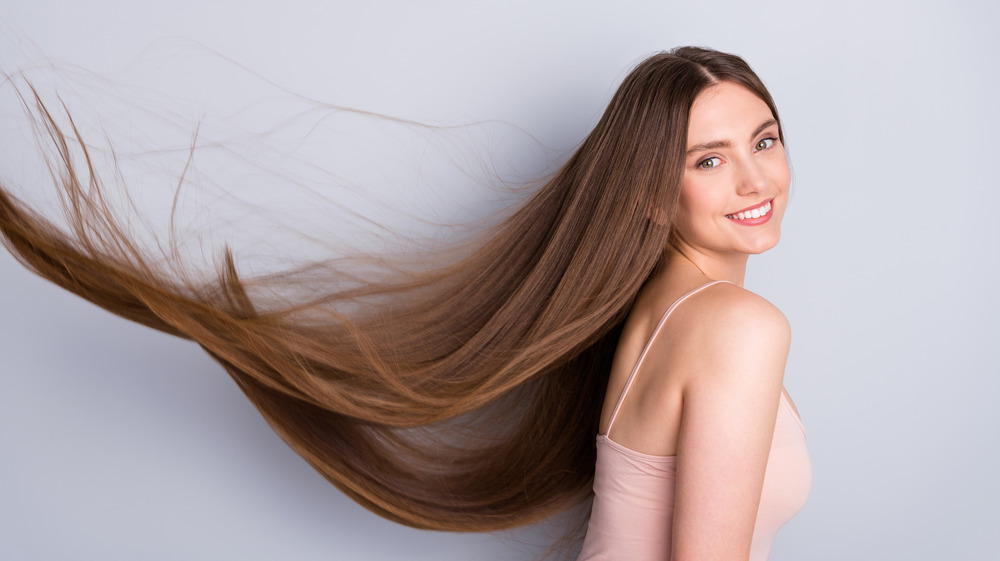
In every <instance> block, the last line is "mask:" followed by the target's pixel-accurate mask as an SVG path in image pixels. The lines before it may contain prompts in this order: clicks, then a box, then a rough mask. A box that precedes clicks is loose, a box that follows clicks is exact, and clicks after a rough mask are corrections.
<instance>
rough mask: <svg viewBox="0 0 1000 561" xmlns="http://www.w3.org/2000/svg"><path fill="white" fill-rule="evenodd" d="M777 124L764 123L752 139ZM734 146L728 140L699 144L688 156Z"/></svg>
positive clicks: (772, 121) (771, 120) (693, 147)
mask: <svg viewBox="0 0 1000 561" xmlns="http://www.w3.org/2000/svg"><path fill="white" fill-rule="evenodd" d="M777 124H778V121H776V120H774V119H768V120H767V121H764V122H763V123H761V125H760V126H759V127H757V128H756V129H755V130H754V131H753V134H751V135H750V138H753V137H755V136H757V135H758V134H760V133H762V132H764V129H766V128H767V127H770V126H772V125H777ZM732 145H733V143H732V142H729V141H728V140H713V141H711V142H705V143H702V144H697V145H695V146H692V147H691V148H689V149H688V151H687V155H688V156H690V155H691V154H693V153H694V152H701V151H702V150H715V149H716V148H730V147H732Z"/></svg>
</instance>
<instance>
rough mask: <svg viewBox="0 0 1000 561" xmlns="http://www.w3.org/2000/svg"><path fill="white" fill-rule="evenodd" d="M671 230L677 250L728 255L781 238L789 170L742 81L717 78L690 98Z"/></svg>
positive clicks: (769, 120) (764, 113) (763, 110)
mask: <svg viewBox="0 0 1000 561" xmlns="http://www.w3.org/2000/svg"><path fill="white" fill-rule="evenodd" d="M687 145H688V153H687V158H686V160H685V163H684V178H683V180H682V182H681V195H680V204H679V206H678V209H677V215H676V217H675V219H674V233H675V235H676V238H677V241H678V245H679V248H680V249H681V252H682V253H688V252H697V253H700V254H702V255H704V256H706V257H710V258H722V259H727V258H732V257H734V256H742V257H743V258H744V259H745V256H746V255H748V254H751V253H761V252H763V251H766V250H768V249H770V248H772V247H774V246H775V244H777V243H778V238H779V237H780V236H781V218H782V216H783V214H784V211H785V206H786V204H787V202H788V185H789V183H790V181H791V174H790V173H789V170H788V161H787V160H786V159H785V148H784V146H782V144H781V141H780V140H779V139H778V124H777V122H775V120H774V115H772V114H771V110H770V109H769V108H768V106H767V104H766V103H764V102H763V101H762V100H761V99H760V98H759V97H757V96H756V95H754V94H753V92H751V91H750V90H748V89H746V88H745V87H743V86H740V85H737V84H734V83H731V82H721V83H719V84H717V85H715V86H712V87H710V88H708V89H706V90H705V91H703V92H702V93H701V94H699V95H698V97H697V98H695V102H694V105H693V106H692V107H691V115H690V117H689V123H688V144H687Z"/></svg>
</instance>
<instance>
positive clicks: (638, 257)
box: [0, 47, 810, 561]
mask: <svg viewBox="0 0 1000 561" xmlns="http://www.w3.org/2000/svg"><path fill="white" fill-rule="evenodd" d="M23 93H24V94H25V95H24V99H25V100H26V106H27V107H28V108H29V111H30V112H31V113H32V115H33V118H34V119H35V120H36V123H37V124H38V131H39V133H40V138H41V140H42V142H43V144H44V145H46V146H49V147H51V148H52V150H53V154H54V157H53V158H52V159H51V160H50V167H51V169H52V172H53V174H52V177H54V178H56V182H57V186H58V187H59V188H60V189H61V190H62V194H63V197H64V199H63V200H64V201H65V202H66V205H65V209H66V212H67V219H68V223H69V228H68V229H67V230H64V229H61V228H59V227H57V226H56V225H55V224H54V223H53V222H51V221H49V220H48V219H47V218H46V217H44V216H42V215H41V214H39V213H38V212H36V211H34V210H33V209H31V208H30V207H29V206H27V205H26V204H24V203H22V202H20V201H19V200H18V199H16V198H15V197H14V196H13V195H12V194H11V193H10V192H8V191H6V190H0V231H2V232H3V235H4V237H5V242H6V244H7V247H8V248H10V250H11V251H12V252H13V253H14V254H15V255H17V256H18V258H19V259H21V261H22V262H23V263H24V264H25V265H26V266H28V267H29V268H31V269H32V270H34V271H35V272H37V273H38V274H40V275H42V276H43V277H45V278H48V279H49V280H52V281H53V282H55V283H57V284H58V285H60V286H62V287H64V288H66V289H67V290H70V291H72V292H74V293H76V294H79V295H81V296H83V297H84V298H87V299H89V300H90V301H92V302H94V303H96V304H98V305H100V306H102V307H104V308H106V309H108V310H110V311H112V312H114V313H117V314H119V315H121V316H123V317H126V318H128V319H131V320H134V321H136V322H139V323H142V324H144V325H147V326H150V327H153V328H155V329H159V330H161V331H164V332H166V333H170V334H173V335H177V336H179V337H183V338H187V339H191V340H194V341H196V342H197V343H198V344H199V345H201V346H202V347H203V348H204V349H205V350H206V351H207V352H208V353H209V354H210V355H211V356H212V357H213V358H214V359H216V360H217V361H218V362H219V363H220V364H222V366H223V367H224V368H225V369H226V371H227V372H228V373H229V374H230V375H231V376H232V377H233V378H234V379H235V380H236V382H237V383H238V384H239V386H240V388H241V389H242V390H243V391H244V392H245V393H246V395H247V396H248V397H249V398H250V400H251V401H252V402H253V403H254V404H255V405H256V406H257V407H258V409H259V410H260V411H261V413H262V414H263V415H264V416H265V418H267V420H268V421H269V422H270V423H271V425H272V426H273V427H274V428H275V430H276V431H277V432H278V433H279V434H280V435H281V436H282V437H283V438H284V439H285V440H286V441H287V442H288V443H289V445H290V446H292V447H293V448H294V449H295V450H296V451H297V452H299V453H300V454H301V455H302V456H303V457H304V458H305V459H306V460H307V461H309V462H310V463H311V464H312V465H313V467H315V468H316V469H317V470H318V471H319V472H320V473H321V474H323V475H324V476H325V477H326V478H328V479H329V480H330V481H331V482H332V483H334V484H335V485H337V486H338V487H339V488H340V489H342V490H343V491H344V492H345V493H347V494H348V495H350V496H351V497H352V498H354V499H355V500H357V501H358V502H359V503H361V504H363V505H364V506H366V507H368V508H370V509H371V510H373V511H374V512H376V513H378V514H380V515H382V516H385V517H387V518H390V519H392V520H396V521H399V522H401V523H405V524H409V525H413V526H417V527H424V528H435V529H449V530H488V529H495V528H505V527H511V526H515V525H519V524H525V523H528V522H532V521H535V520H539V519H541V518H544V517H546V516H548V515H550V514H552V513H554V512H557V511H559V510H562V509H565V508H567V507H568V506H571V505H573V504H575V503H577V502H579V501H580V500H582V499H583V498H585V497H586V496H588V494H589V492H590V490H591V488H593V490H594V492H595V493H596V498H595V500H594V506H593V517H592V519H591V523H590V526H589V529H588V532H587V536H586V539H585V541H584V545H583V551H582V552H581V554H580V556H581V558H582V559H628V560H630V561H635V560H641V559H667V558H671V559H674V560H675V561H677V560H684V559H692V558H713V559H748V558H751V559H754V560H755V561H757V560H761V559H765V558H766V557H767V556H768V553H769V551H770V547H771V542H772V540H773V538H774V533H775V532H776V531H777V528H778V527H780V525H781V524H782V523H783V522H784V521H785V520H787V519H788V518H789V517H790V516H791V515H792V514H794V512H795V511H796V510H797V509H798V508H799V507H800V506H801V504H802V501H803V500H804V498H805V496H806V494H807V492H808V488H809V479H810V471H809V460H808V454H807V451H806V449H805V442H804V435H803V434H802V432H801V427H800V426H799V424H798V418H797V416H796V415H795V414H794V412H793V407H792V406H791V402H790V401H789V399H788V397H787V395H786V394H785V393H784V391H783V390H782V375H783V369H784V362H785V358H786V356H787V352H788V345H789V330H788V324H787V322H786V321H785V320H784V317H783V316H782V315H781V313H780V312H779V311H778V310H777V309H776V308H774V307H773V306H771V305H770V304H769V303H767V302H766V301H764V300H763V299H762V298H760V297H758V296H756V295H754V294H752V293H750V292H748V291H746V290H744V289H743V288H742V283H743V277H744V273H745V266H746V260H747V256H748V255H749V254H752V253H759V252H761V251H764V250H766V249H768V248H770V247H772V246H773V245H774V244H775V243H777V241H778V236H779V233H780V223H781V217H782V214H783V212H784V208H785V204H786V202H787V192H788V182H789V176H788V168H787V163H786V162H785V156H784V150H783V144H782V143H783V136H782V131H781V125H780V120H779V117H778V114H777V111H776V109H775V107H774V104H773V102H772V100H771V97H770V95H769V94H768V93H767V90H766V89H765V88H764V86H763V84H762V83H761V81H760V80H759V78H758V77H757V76H756V75H755V74H754V73H753V71H752V70H751V69H750V67H749V66H748V65H747V64H746V63H745V62H744V61H743V60H742V59H740V58H739V57H736V56H734V55H729V54H725V53H720V52H717V51H711V50H707V49H699V48H691V47H685V48H680V49H677V50H675V51H672V52H670V53H661V54H657V55H654V56H652V57H650V58H648V59H647V60H645V61H644V62H642V63H641V64H640V65H638V66H637V67H636V68H635V69H634V70H633V71H632V72H631V73H630V74H629V75H628V77H626V79H625V80H624V82H623V83H622V85H621V86H620V87H619V89H618V91H617V92H616V94H615V95H614V98H613V99H612V100H611V102H610V104H609V106H608V108H607V110H606V111H605V113H604V115H603V116H602V118H601V120H600V122H599V123H598V124H597V125H596V127H595V128H594V130H593V131H592V132H591V133H590V134H589V135H588V137H587V138H586V140H585V141H584V142H583V143H582V145H581V146H580V148H579V149H578V150H577V152H576V153H575V154H573V155H572V156H571V157H570V158H569V160H568V161H567V162H566V163H565V164H564V165H563V166H562V167H561V168H560V169H559V170H558V171H557V172H556V173H555V174H554V175H553V176H552V178H551V179H550V180H549V181H548V182H547V183H545V184H544V185H541V186H540V187H539V188H538V190H537V191H536V192H535V194H534V195H533V196H531V197H530V198H529V199H528V200H527V201H525V202H524V203H522V204H520V205H519V206H518V207H517V208H515V209H513V210H512V211H511V212H510V213H509V216H508V218H507V219H506V220H504V221H503V222H501V223H500V224H499V225H497V226H496V227H494V228H491V229H490V230H488V231H486V232H484V233H483V234H482V237H481V238H480V239H479V240H478V242H476V244H475V245H474V247H473V248H472V249H471V250H468V251H466V252H464V253H463V254H462V255H464V257H462V258H460V259H458V260H455V261H453V262H450V263H447V264H446V265H444V266H441V267H439V268H434V269H431V270H421V271H409V272H406V273H400V272H399V270H398V268H392V267H387V268H386V271H385V274H384V275H381V276H379V275H371V276H367V277H365V278H363V279H362V282H360V283H359V282H358V273H357V271H352V270H345V269H342V268H337V267H336V263H331V264H327V266H324V267H323V268H322V271H323V274H322V275H320V276H321V278H323V280H324V282H327V283H328V285H327V286H326V287H325V288H322V289H320V290H318V291H313V292H307V291H305V290H298V291H293V292H292V293H295V294H309V296H305V297H301V298H300V299H299V300H295V301H289V300H288V299H287V298H280V299H279V298H274V297H270V298H269V297H267V295H269V294H271V295H273V294H276V293H277V294H284V295H287V294H288V293H289V292H288V291H287V290H285V289H287V288H288V287H289V286H293V287H309V288H315V286H316V285H315V279H316V278H317V275H316V272H317V270H320V269H319V266H320V264H313V265H310V266H308V267H304V268H300V269H294V270H291V271H288V272H285V273H281V274H275V275H269V276H265V277H257V278H244V277H241V275H240V274H239V273H238V272H237V271H238V268H237V266H236V257H234V256H233V255H232V254H231V253H230V252H227V253H226V255H225V259H224V264H223V266H222V267H220V269H219V271H218V274H217V278H215V279H214V280H209V281H202V280H198V276H197V275H195V274H185V272H187V271H188V269H186V268H185V264H184V263H183V262H181V263H178V262H176V259H177V256H176V255H175V254H169V253H168V254H166V255H151V254H149V252H147V251H145V250H144V249H143V248H142V247H140V245H139V244H138V243H137V242H136V241H135V240H134V239H133V238H132V237H131V232H130V231H129V228H128V222H127V221H124V220H122V218H121V217H119V216H116V215H115V214H113V213H112V212H111V211H110V210H109V207H108V205H107V204H106V202H107V201H106V198H105V191H103V190H102V189H104V186H103V185H102V183H101V178H100V177H97V176H96V175H95V174H94V170H93V168H92V167H90V162H91V161H92V160H91V159H90V154H91V152H92V150H93V149H92V147H91V146H89V145H87V144H86V143H85V142H84V141H83V139H80V138H77V137H74V136H72V135H70V134H68V132H74V133H75V131H67V130H64V129H63V128H61V127H60V126H59V125H58V124H57V121H56V119H55V118H54V116H53V113H52V112H50V109H51V107H50V106H48V105H46V104H45V103H44V102H43V100H42V99H41V97H40V96H36V95H35V94H34V92H33V90H31V89H30V88H25V90H24V92H23ZM741 215H742V216H741ZM377 261H378V259H377V258H376V257H375V256H372V257H371V258H370V260H369V262H377ZM177 271H180V274H178V273H177ZM344 287H347V288H344ZM668 319H669V321H668ZM602 404H603V405H602ZM612 427H613V432H612ZM595 436H596V438H597V440H596V447H595V440H594V439H595ZM612 437H613V438H612ZM595 465H596V477H595Z"/></svg>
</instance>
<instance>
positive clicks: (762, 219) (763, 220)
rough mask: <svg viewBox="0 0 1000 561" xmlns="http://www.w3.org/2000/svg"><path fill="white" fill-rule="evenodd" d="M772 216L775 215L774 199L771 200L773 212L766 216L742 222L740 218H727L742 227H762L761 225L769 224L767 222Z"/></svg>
mask: <svg viewBox="0 0 1000 561" xmlns="http://www.w3.org/2000/svg"><path fill="white" fill-rule="evenodd" d="M772 214H774V199H771V210H769V211H768V213H767V214H765V215H764V216H758V217H757V218H744V219H743V220H740V219H739V218H729V217H728V216H727V217H726V218H728V219H729V221H730V222H735V223H737V224H739V225H740V226H760V225H761V224H767V222H768V221H769V220H771V215H772Z"/></svg>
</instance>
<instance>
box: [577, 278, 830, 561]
mask: <svg viewBox="0 0 1000 561" xmlns="http://www.w3.org/2000/svg"><path fill="white" fill-rule="evenodd" d="M714 284H717V282H713V283H708V284H705V285H702V286H701V287H698V288H697V289H695V290H693V291H691V292H689V293H687V294H685V295H684V296H682V297H680V298H678V299H677V300H676V301H675V302H674V303H673V304H672V305H671V306H670V307H669V308H668V309H667V311H666V312H665V313H664V314H663V316H662V318H661V319H660V321H659V322H658V324H657V325H656V327H655V329H654V331H653V334H652V335H651V336H650V338H649V340H648V341H647V342H646V344H645V346H644V347H643V349H642V352H641V353H640V354H639V358H638V360H637V361H636V364H635V365H634V366H633V368H632V370H631V372H630V373H629V376H628V378H627V380H626V382H625V387H624V389H623V391H622V393H621V395H620V396H619V398H618V399H617V401H616V402H615V405H614V407H613V409H612V413H611V415H610V419H609V420H608V422H607V428H606V429H605V433H606V434H601V435H598V437H597V464H596V473H595V480H594V493H595V497H594V503H593V507H592V513H591V519H590V525H589V527H588V530H587V537H586V539H585V541H584V545H583V549H582V551H581V553H580V558H579V559H580V560H581V561H583V560H592V561H596V560H612V559H623V560H625V559H627V560H643V559H650V560H653V559H656V560H664V559H669V558H670V554H671V545H672V537H673V535H672V534H673V532H672V530H673V517H674V498H675V492H676V488H675V482H676V475H677V457H676V456H657V455H651V454H645V453H642V452H638V451H635V450H632V449H630V448H628V447H626V446H623V445H621V444H619V443H617V442H615V441H614V440H612V439H611V438H609V437H608V436H607V434H609V433H610V431H611V429H612V427H613V426H614V422H615V420H616V418H617V416H618V413H619V411H620V410H621V406H622V404H623V403H624V401H625V398H626V397H627V396H628V394H629V391H630V389H631V387H632V384H633V382H634V381H635V378H636V376H637V374H638V372H639V371H640V367H641V366H642V364H643V362H644V360H645V358H646V357H647V355H648V353H649V350H650V347H651V345H652V343H653V341H654V339H655V338H656V336H657V334H658V333H659V332H660V331H661V329H662V328H663V326H664V325H665V324H666V321H667V319H668V318H669V317H670V315H671V314H672V312H673V311H674V310H675V309H676V308H677V306H679V305H680V304H681V303H682V302H683V301H684V300H685V299H687V298H689V297H690V296H692V295H694V294H696V293H697V292H699V291H701V290H704V289H705V288H708V287H709V286H712V285H714ZM655 374H656V373H655V372H646V373H645V375H655ZM811 480H812V468H811V464H810V461H809V454H808V449H807V448H806V443H805V433H804V430H803V428H802V425H801V422H800V420H799V418H798V416H797V414H796V413H795V412H794V410H793V408H792V405H791V402H790V401H789V399H788V397H787V395H786V394H785V392H784V391H782V392H781V398H780V401H779V410H778V412H777V416H776V421H775V426H774V431H773V437H772V442H771V446H770V451H769V455H768V458H767V468H766V473H765V477H764V484H763V488H762V492H761V497H760V503H759V507H758V511H757V518H756V524H755V526H754V532H753V540H752V544H751V555H750V559H751V560H752V561H763V560H766V559H767V557H768V556H769V554H770V551H771V544H772V543H773V540H774V537H775V535H776V533H777V531H778V529H779V528H780V527H781V526H783V525H784V524H785V523H786V522H787V521H788V520H790V519H791V518H792V517H793V516H794V515H795V513H797V512H798V511H799V510H800V509H801V507H802V506H803V504H804V503H805V500H806V497H807V496H808V493H809V488H810V486H811Z"/></svg>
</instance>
